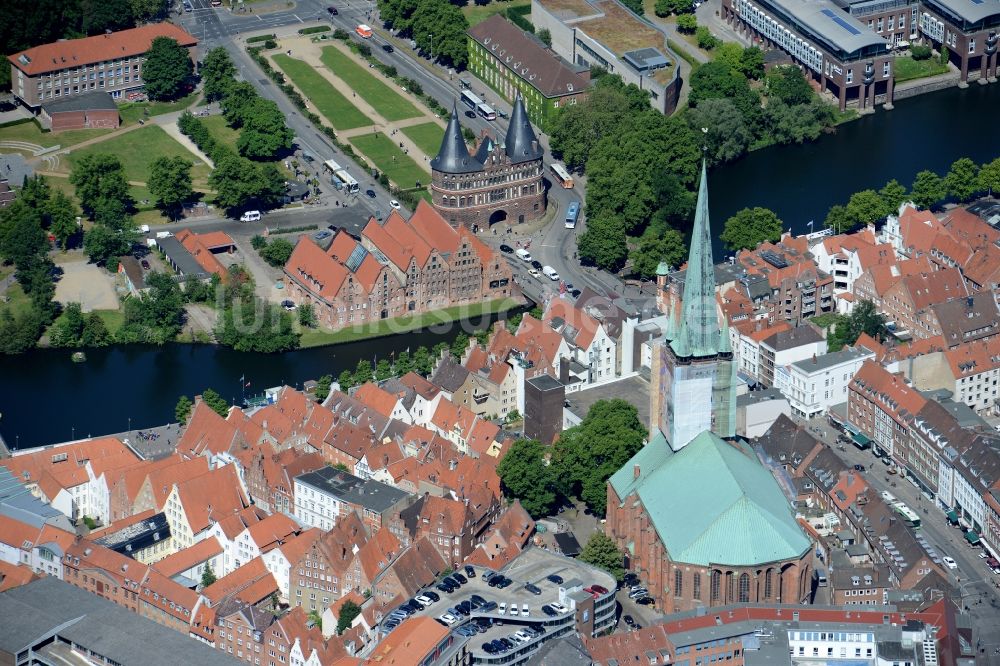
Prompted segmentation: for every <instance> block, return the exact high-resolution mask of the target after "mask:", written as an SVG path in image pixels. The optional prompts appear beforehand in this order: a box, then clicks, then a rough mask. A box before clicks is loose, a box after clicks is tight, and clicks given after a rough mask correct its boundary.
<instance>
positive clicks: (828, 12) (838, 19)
mask: <svg viewBox="0 0 1000 666" xmlns="http://www.w3.org/2000/svg"><path fill="white" fill-rule="evenodd" d="M973 1H975V0H973ZM822 13H823V15H824V16H828V17H829V18H832V19H833V20H834V22H835V23H836V24H837V25H839V26H840V27H841V28H843V29H844V30H846V31H847V32H849V33H851V34H852V35H860V34H861V31H860V30H858V29H857V28H855V27H854V26H853V25H851V24H850V23H848V22H847V21H845V20H844V19H843V18H841V17H839V16H837V14H836V13H835V12H834V11H833V10H832V9H824V10H823V11H822Z"/></svg>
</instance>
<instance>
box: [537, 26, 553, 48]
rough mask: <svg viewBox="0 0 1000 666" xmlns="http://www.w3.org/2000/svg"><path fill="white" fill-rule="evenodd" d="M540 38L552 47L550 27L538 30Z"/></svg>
mask: <svg viewBox="0 0 1000 666" xmlns="http://www.w3.org/2000/svg"><path fill="white" fill-rule="evenodd" d="M537 37H538V39H540V40H541V42H542V44H545V45H546V46H549V47H551V46H552V33H551V32H549V29H548V28H542V29H541V30H539V31H538V35H537Z"/></svg>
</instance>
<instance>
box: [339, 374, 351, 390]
mask: <svg viewBox="0 0 1000 666" xmlns="http://www.w3.org/2000/svg"><path fill="white" fill-rule="evenodd" d="M337 383H338V384H339V385H340V390H341V391H346V390H347V389H349V388H351V387H352V386H354V375H352V374H351V371H350V370H344V371H343V372H341V373H340V376H339V377H337Z"/></svg>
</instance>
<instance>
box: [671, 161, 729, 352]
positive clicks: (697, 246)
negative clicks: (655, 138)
mask: <svg viewBox="0 0 1000 666" xmlns="http://www.w3.org/2000/svg"><path fill="white" fill-rule="evenodd" d="M683 298H684V300H683V302H682V304H681V308H682V309H681V316H680V325H681V330H680V332H679V335H678V339H683V341H684V343H685V344H682V345H676V344H674V343H671V346H672V347H673V350H674V353H675V354H677V355H678V356H691V357H694V358H699V357H706V356H715V355H716V354H718V353H719V351H720V346H721V345H720V337H719V333H720V330H719V317H718V313H717V311H716V305H715V264H714V262H713V261H712V226H711V224H709V219H708V175H707V168H706V165H705V160H702V163H701V183H700V184H699V186H698V203H697V205H696V206H695V212H694V228H693V230H692V232H691V249H690V252H689V253H688V263H687V270H686V271H685V273H684V297H683ZM678 347H686V349H678ZM682 351H684V352H686V353H684V354H681V352H682Z"/></svg>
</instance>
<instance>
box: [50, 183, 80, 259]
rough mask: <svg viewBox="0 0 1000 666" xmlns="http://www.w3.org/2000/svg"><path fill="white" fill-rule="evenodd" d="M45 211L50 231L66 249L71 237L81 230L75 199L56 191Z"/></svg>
mask: <svg viewBox="0 0 1000 666" xmlns="http://www.w3.org/2000/svg"><path fill="white" fill-rule="evenodd" d="M45 213H46V216H47V217H48V218H49V231H50V232H51V233H52V235H53V236H55V237H56V240H57V241H58V242H59V245H61V246H62V249H64V250H65V249H66V248H67V247H68V246H69V241H70V239H71V238H72V237H73V236H74V235H76V233H77V232H79V230H80V227H79V226H78V225H77V223H76V213H77V211H76V206H75V205H74V204H73V200H72V199H70V198H69V197H68V196H66V194H65V193H63V192H56V193H55V194H53V195H52V198H51V199H49V201H48V204H47V205H46V207H45Z"/></svg>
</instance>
